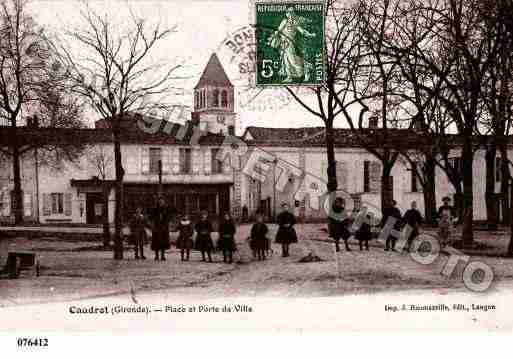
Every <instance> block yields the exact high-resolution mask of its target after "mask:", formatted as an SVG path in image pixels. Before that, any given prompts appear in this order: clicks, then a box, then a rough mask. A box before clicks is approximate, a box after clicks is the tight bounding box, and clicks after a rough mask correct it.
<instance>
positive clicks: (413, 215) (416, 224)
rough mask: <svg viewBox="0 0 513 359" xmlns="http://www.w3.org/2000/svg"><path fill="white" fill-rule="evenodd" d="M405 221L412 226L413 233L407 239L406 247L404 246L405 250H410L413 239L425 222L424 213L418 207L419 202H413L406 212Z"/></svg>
mask: <svg viewBox="0 0 513 359" xmlns="http://www.w3.org/2000/svg"><path fill="white" fill-rule="evenodd" d="M403 222H404V223H406V224H407V225H408V226H410V228H411V233H410V235H409V236H408V239H407V241H406V247H404V251H405V252H409V251H410V249H411V244H412V243H413V240H414V239H415V238H416V237H417V236H418V235H419V228H420V225H421V224H422V222H423V219H422V215H421V214H420V212H419V210H418V209H417V202H415V201H413V202H412V203H411V208H410V209H409V210H407V211H406V212H405V213H404V217H403Z"/></svg>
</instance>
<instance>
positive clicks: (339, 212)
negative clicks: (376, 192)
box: [328, 197, 351, 252]
mask: <svg viewBox="0 0 513 359" xmlns="http://www.w3.org/2000/svg"><path fill="white" fill-rule="evenodd" d="M349 222H350V219H349V216H348V214H347V213H346V210H345V201H344V199H343V198H341V197H337V198H335V203H333V206H332V207H331V212H330V215H329V218H328V225H329V233H330V237H331V238H333V239H334V240H335V250H336V251H337V252H340V246H339V243H340V238H342V239H343V240H344V244H345V247H346V251H348V252H350V251H351V248H349V245H348V243H347V241H348V239H349V237H350V236H351V232H349V228H348V227H349Z"/></svg>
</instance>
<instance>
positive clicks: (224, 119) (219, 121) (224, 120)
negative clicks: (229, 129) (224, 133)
mask: <svg viewBox="0 0 513 359" xmlns="http://www.w3.org/2000/svg"><path fill="white" fill-rule="evenodd" d="M217 123H220V124H222V125H225V124H226V118H225V117H224V116H217Z"/></svg>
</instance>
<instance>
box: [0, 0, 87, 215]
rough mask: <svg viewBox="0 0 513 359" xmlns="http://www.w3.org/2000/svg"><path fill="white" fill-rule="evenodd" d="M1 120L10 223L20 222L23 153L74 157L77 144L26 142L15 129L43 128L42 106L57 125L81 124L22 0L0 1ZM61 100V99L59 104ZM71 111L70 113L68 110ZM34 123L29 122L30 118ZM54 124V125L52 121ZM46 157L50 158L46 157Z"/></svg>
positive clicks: (77, 109) (41, 34)
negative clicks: (9, 178)
mask: <svg viewBox="0 0 513 359" xmlns="http://www.w3.org/2000/svg"><path fill="white" fill-rule="evenodd" d="M0 35H1V36H0V118H2V119H4V120H6V121H7V123H8V126H9V128H10V132H9V133H10V135H9V136H8V137H7V138H6V140H5V141H3V143H1V144H0V151H2V152H3V153H4V155H6V156H7V157H8V158H10V159H11V160H12V169H13V180H14V190H13V201H12V204H13V213H14V222H15V224H18V223H20V222H22V221H23V201H22V185H21V174H20V162H21V158H22V157H23V155H24V154H27V153H28V152H29V151H32V150H35V149H36V148H39V149H41V150H43V151H44V156H42V158H43V159H45V160H48V161H49V160H50V159H51V158H52V157H53V161H52V162H53V163H56V161H55V160H58V159H60V158H64V157H70V158H71V157H75V155H76V147H75V146H73V145H71V144H69V145H65V146H59V145H56V144H52V143H50V142H52V141H49V142H48V143H45V141H44V138H40V139H39V140H38V141H37V143H27V142H26V141H24V140H23V138H20V137H19V136H20V135H19V132H18V131H16V129H17V127H19V126H22V125H24V124H27V125H36V126H45V125H52V124H51V123H49V122H47V121H46V120H47V116H46V115H44V114H43V113H41V112H40V111H42V108H43V107H45V106H47V107H48V106H51V107H52V108H53V111H54V117H60V121H59V127H63V126H65V127H71V126H70V123H71V121H70V119H72V123H73V125H75V124H77V123H80V121H81V116H80V108H81V107H80V105H79V104H77V103H73V104H72V103H69V102H65V101H67V100H65V99H66V95H64V94H63V93H62V92H61V91H62V87H61V84H60V82H61V80H62V79H63V78H62V77H60V76H57V77H52V76H50V73H51V71H50V67H51V63H52V53H51V51H50V48H49V46H48V41H47V38H46V36H45V33H44V30H43V29H42V28H40V27H38V26H37V24H36V23H35V22H34V20H33V19H32V17H31V16H30V15H29V14H28V13H27V12H26V1H24V0H3V1H0ZM42 93H47V94H48V95H49V94H53V95H55V96H58V97H59V100H58V101H57V102H58V103H59V104H58V105H57V102H56V101H53V104H49V103H46V100H45V99H43V98H42V97H41V94H42ZM63 101H64V102H63ZM71 112H73V113H71ZM33 116H36V117H37V121H32V123H27V122H28V119H29V118H32V119H34V117H33ZM54 125H57V124H54ZM46 155H48V156H46Z"/></svg>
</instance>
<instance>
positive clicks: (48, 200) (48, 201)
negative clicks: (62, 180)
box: [43, 193, 52, 216]
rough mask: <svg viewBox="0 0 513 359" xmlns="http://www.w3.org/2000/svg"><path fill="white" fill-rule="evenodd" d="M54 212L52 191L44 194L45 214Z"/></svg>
mask: <svg viewBox="0 0 513 359" xmlns="http://www.w3.org/2000/svg"><path fill="white" fill-rule="evenodd" d="M51 213H52V195H51V194H50V193H44V194H43V216H49V215H50V214H51Z"/></svg>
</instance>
